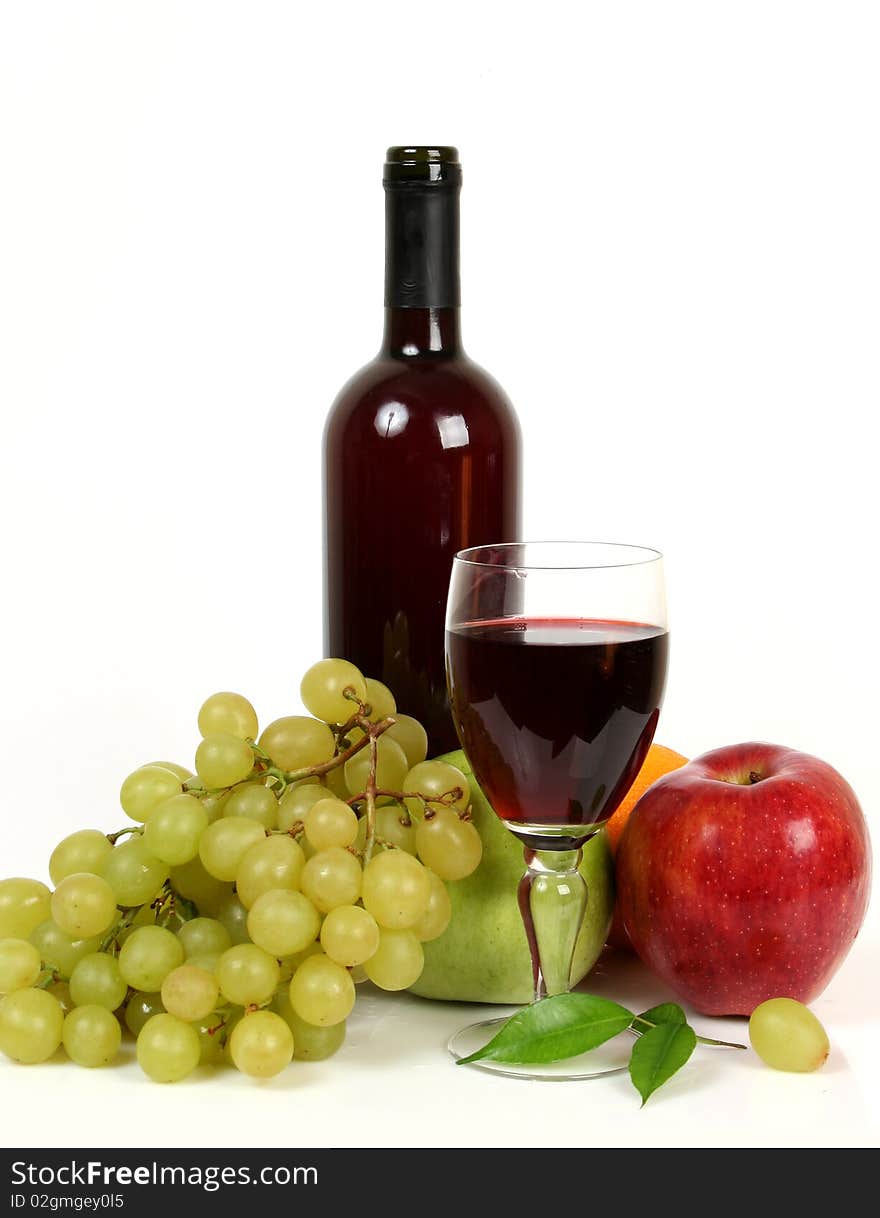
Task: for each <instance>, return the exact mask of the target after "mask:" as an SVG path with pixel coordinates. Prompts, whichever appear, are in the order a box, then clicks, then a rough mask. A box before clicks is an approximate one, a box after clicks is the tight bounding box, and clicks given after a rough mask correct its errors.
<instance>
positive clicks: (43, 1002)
mask: <svg viewBox="0 0 880 1218" xmlns="http://www.w3.org/2000/svg"><path fill="white" fill-rule="evenodd" d="M63 1025H64V1012H63V1011H62V1009H61V1004H60V1003H59V1002H58V1000H57V999H56V998H53V997H52V995H51V994H47V993H46V991H45V990H16V991H15V992H14V993H12V994H7V995H6V997H5V998H0V1053H5V1054H6V1056H7V1057H11V1058H12V1060H13V1061H17V1062H21V1063H22V1064H23V1065H25V1066H33V1065H36V1063H37V1062H44V1061H47V1060H48V1059H49V1058H50V1057H51V1056H52V1054H53V1053H54V1052H55V1050H56V1049H57V1048H58V1046H59V1045H60V1044H61V1031H62V1027H63Z"/></svg>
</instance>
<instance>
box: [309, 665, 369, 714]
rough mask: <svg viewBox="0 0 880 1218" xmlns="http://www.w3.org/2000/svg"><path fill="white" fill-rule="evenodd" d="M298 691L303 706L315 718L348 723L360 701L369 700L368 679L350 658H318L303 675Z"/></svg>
mask: <svg viewBox="0 0 880 1218" xmlns="http://www.w3.org/2000/svg"><path fill="white" fill-rule="evenodd" d="M299 692H300V697H301V698H302V700H303V706H305V708H306V710H307V711H308V712H309V714H311V715H314V716H315V718H316V719H323V720H324V722H325V723H345V722H346V720H347V719H350V718H351V716H352V715H353V714H354V713H355V712H356V711H357V704H358V702H365V701H366V699H367V683H366V681H365V680H364V676H363V673H362V672H361V671H360V669H359V668H355V666H354V664H350V663H349V662H348V660H319V661H318V663H317V664H313V665H312V667H311V668H310V669H309V670H308V672H307V673H306V675H305V676H304V677H303V679H302V683H301V685H300V687H299ZM346 693H350V694H351V697H346Z"/></svg>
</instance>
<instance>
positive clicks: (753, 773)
mask: <svg viewBox="0 0 880 1218" xmlns="http://www.w3.org/2000/svg"><path fill="white" fill-rule="evenodd" d="M760 781H761V775H760V774H759V773H758V771H757V770H750V771H749V782H750V783H752V785H753V786H754V784H755V783H756V782H760Z"/></svg>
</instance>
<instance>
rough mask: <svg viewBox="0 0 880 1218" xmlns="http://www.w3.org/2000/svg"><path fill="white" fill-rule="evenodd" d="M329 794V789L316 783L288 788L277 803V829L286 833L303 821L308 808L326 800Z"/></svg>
mask: <svg viewBox="0 0 880 1218" xmlns="http://www.w3.org/2000/svg"><path fill="white" fill-rule="evenodd" d="M330 794H331V792H330V790H329V788H327V787H325V786H324V784H323V783H319V782H317V781H315V782H309V783H306V784H305V785H303V786H300V785H299V784H297V785H296V786H293V787H288V788H287V790H286V791H285V792H284V794H283V795H282V796H281V798H280V799H279V801H278V828H279V829H282V830H283V831H284V832H285V833H287V832H288V830H290V829H292V828H293V826H294V825H295V824H297V823H298V822H300V823H301V822H302V821H303V820H304V818H305V814H306V813H307V812H308V810H309V808H311V807H313V806H314V805H315V804H316V803H318V801H319V800H322V799H327V798H328V796H329V795H330Z"/></svg>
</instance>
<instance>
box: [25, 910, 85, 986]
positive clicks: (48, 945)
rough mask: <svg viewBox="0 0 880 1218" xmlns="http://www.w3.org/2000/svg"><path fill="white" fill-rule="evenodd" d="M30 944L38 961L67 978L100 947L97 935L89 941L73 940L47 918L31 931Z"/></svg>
mask: <svg viewBox="0 0 880 1218" xmlns="http://www.w3.org/2000/svg"><path fill="white" fill-rule="evenodd" d="M30 942H31V943H33V945H34V947H35V948H36V949H37V951H38V952H39V953H40V959H41V960H42V961H43V963H44V964H46V965H49V966H50V967H51V968H52V969H54V970H55V972H57V973H60V974H61V975H62V977H69V976H70V975H71V973H72V972H73V970H74V969H75V968H76V965H77V963H78V962H79V961H80V960H82V958H83V956H89V955H91V954H92V952H96V951H97V950H98V948H99V947H100V944H101V940H100V939H99V938H98V936H97V935H95V936H93V937H92V938H90V939H73V938H71V936H70V935H68V934H66V933H65V932H64V931H63V930H62V929H61V927H60V926H59V925H58V924H57V922H53V921H52V919H51V918H48V919H47V920H46V921H45V922H41V923H40V925H39V926H38V927H37V928H36V930H33V931H31V934H30Z"/></svg>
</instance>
